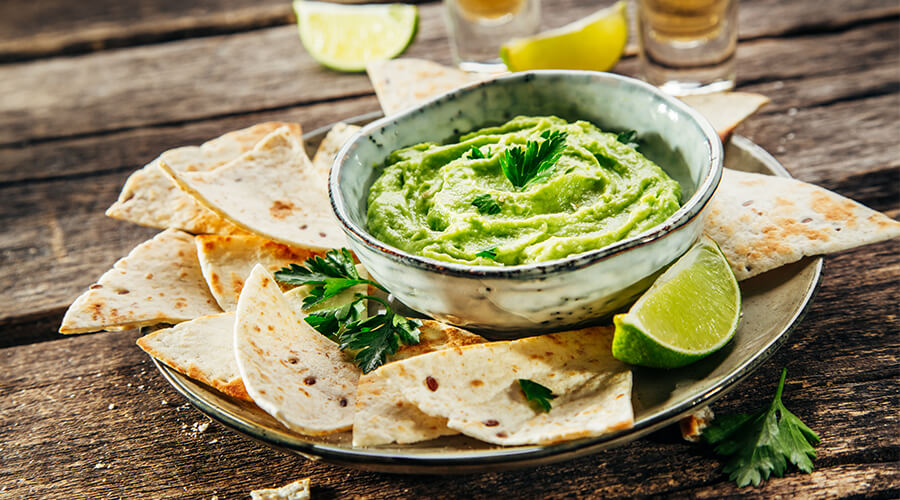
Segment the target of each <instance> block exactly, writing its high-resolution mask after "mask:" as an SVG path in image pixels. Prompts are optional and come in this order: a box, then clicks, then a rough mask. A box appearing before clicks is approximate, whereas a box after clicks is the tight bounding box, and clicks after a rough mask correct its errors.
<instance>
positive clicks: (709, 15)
mask: <svg viewBox="0 0 900 500" xmlns="http://www.w3.org/2000/svg"><path fill="white" fill-rule="evenodd" d="M737 4H738V0H638V41H639V43H640V59H641V71H642V76H643V78H644V79H645V80H647V81H648V82H650V83H652V84H654V85H656V86H658V87H660V88H661V89H662V90H664V91H666V92H668V93H670V94H674V95H688V94H705V93H711V92H720V91H723V90H730V89H732V88H734V81H735V77H736V70H735V51H736V49H737V34H738V29H737V10H738V5H737Z"/></svg>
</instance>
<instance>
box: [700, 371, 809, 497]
mask: <svg viewBox="0 0 900 500" xmlns="http://www.w3.org/2000/svg"><path fill="white" fill-rule="evenodd" d="M786 375H787V370H782V372H781V380H779V382H778V389H777V390H776V391H775V398H774V399H773V401H772V404H771V405H770V406H769V408H768V409H765V410H760V411H758V412H756V413H752V414H749V415H748V414H737V415H729V416H727V417H724V418H716V419H715V420H714V421H713V422H712V424H710V426H709V427H708V428H707V429H706V430H704V431H703V440H704V441H706V442H707V443H709V444H712V445H715V452H716V453H718V454H719V455H722V456H724V457H727V462H726V463H725V467H724V469H723V470H724V472H725V473H727V474H729V476H728V478H729V479H731V480H733V481H735V482H736V483H737V485H738V486H739V487H743V486H747V485H749V484H753V486H759V485H760V483H761V482H763V481H765V480H767V479H769V476H770V475H772V474H774V475H775V476H776V477H781V476H783V475H784V472H785V470H787V467H788V464H789V463H791V464H794V465H795V466H796V467H797V468H798V469H799V470H801V471H803V472H807V473H809V472H812V470H813V463H812V461H813V459H814V458H816V450H815V449H814V448H813V446H815V445H817V444H819V442H820V439H819V436H818V435H817V434H816V433H815V432H813V431H812V430H811V429H810V428H809V427H807V426H806V424H804V423H803V422H801V421H800V419H799V418H797V416H796V415H794V414H793V413H791V412H790V411H788V409H787V408H785V407H784V404H783V403H782V402H781V393H782V391H783V390H784V378H785V376H786Z"/></svg>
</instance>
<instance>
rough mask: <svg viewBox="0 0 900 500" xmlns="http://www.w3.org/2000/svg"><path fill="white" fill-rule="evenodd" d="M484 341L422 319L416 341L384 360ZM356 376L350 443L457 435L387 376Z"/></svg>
mask: <svg viewBox="0 0 900 500" xmlns="http://www.w3.org/2000/svg"><path fill="white" fill-rule="evenodd" d="M483 342H486V340H485V339H484V338H483V337H481V336H479V335H475V334H474V333H471V332H468V331H466V330H463V329H460V328H456V327H454V326H450V325H447V324H444V323H439V322H437V321H431V320H425V321H422V326H421V327H420V328H419V343H418V344H416V345H411V346H403V347H401V348H400V349H399V350H398V351H397V353H396V354H394V355H393V356H391V357H390V358H389V359H388V362H389V363H390V362H392V361H400V360H403V359H409V358H411V357H413V356H419V355H422V354H426V353H429V352H434V351H438V350H441V349H448V348H453V347H462V346H465V345H472V344H480V343H483ZM377 372H378V370H376V371H374V372H371V373H369V374H366V375H363V376H361V377H360V379H359V385H358V386H357V391H356V414H355V415H354V417H353V446H376V445H380V444H388V443H392V442H396V443H400V444H404V443H415V442H418V441H426V440H429V439H434V438H437V437H440V436H448V435H452V434H458V432H457V431H455V430H453V429H450V428H449V427H447V419H446V418H442V417H432V416H430V415H427V414H425V413H423V412H422V411H421V410H419V409H418V408H417V407H416V406H415V405H413V404H411V403H410V402H409V401H407V400H406V399H405V398H404V397H403V394H402V393H401V392H400V391H399V390H398V389H397V388H395V387H393V386H392V385H391V381H392V379H391V378H389V377H377V376H372V374H374V373H377Z"/></svg>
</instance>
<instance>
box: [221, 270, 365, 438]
mask: <svg viewBox="0 0 900 500" xmlns="http://www.w3.org/2000/svg"><path fill="white" fill-rule="evenodd" d="M234 350H235V356H236V358H237V365H238V370H239V371H240V374H241V380H243V381H244V387H246V389H247V393H248V394H250V397H251V398H252V399H253V401H254V402H255V403H256V404H257V406H259V407H260V408H262V409H263V410H265V411H266V412H267V413H268V414H270V415H272V417H274V418H275V419H276V420H278V421H279V422H281V423H282V424H284V425H285V426H286V427H287V428H289V429H291V430H293V431H296V432H299V433H302V434H307V435H323V434H330V433H332V432H339V431H343V430H348V429H350V427H351V425H352V424H353V407H354V404H355V401H356V383H357V380H358V378H359V369H358V368H357V367H356V365H354V364H353V362H351V361H349V360H348V359H347V358H346V357H345V356H344V353H342V352H341V351H340V350H339V349H338V346H337V344H335V343H334V342H332V341H330V340H328V339H327V338H325V337H324V336H322V335H320V334H319V333H318V332H316V331H315V330H313V328H312V327H310V326H309V325H308V324H306V322H305V321H303V319H302V318H301V317H300V316H298V315H296V314H294V312H293V311H292V310H291V308H290V306H289V305H288V303H287V300H286V299H285V298H284V295H282V293H281V290H280V289H279V288H278V284H277V283H275V280H274V279H273V278H272V276H271V275H270V274H269V273H268V272H267V271H266V270H265V268H263V267H262V266H261V265H257V266H256V267H254V268H253V271H252V272H251V273H250V277H249V278H247V283H246V284H245V285H244V289H243V290H242V291H241V296H240V299H238V307H237V313H236V320H235V326H234Z"/></svg>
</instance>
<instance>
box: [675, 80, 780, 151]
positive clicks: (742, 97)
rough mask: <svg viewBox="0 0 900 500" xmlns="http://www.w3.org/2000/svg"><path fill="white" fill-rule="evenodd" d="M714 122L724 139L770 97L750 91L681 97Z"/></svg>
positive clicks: (766, 102)
mask: <svg viewBox="0 0 900 500" xmlns="http://www.w3.org/2000/svg"><path fill="white" fill-rule="evenodd" d="M681 100H682V101H684V102H686V103H687V104H688V105H689V106H690V107H692V108H694V109H696V110H697V111H699V112H700V114H702V115H703V116H705V117H706V119H707V120H709V122H710V123H711V124H712V126H713V128H715V129H716V132H717V133H718V134H719V137H720V138H721V139H722V140H723V141H724V140H726V139H728V136H729V135H731V133H732V132H733V131H734V129H735V127H737V126H738V125H740V124H741V123H742V122H743V121H744V120H746V119H747V118H748V117H749V116H750V115H752V114H753V113H756V112H757V111H758V110H759V108H761V107H763V106H765V105H766V104H768V103H769V98H768V97H766V96H764V95H760V94H752V93H749V92H719V93H715V94H701V95H689V96H684V97H682V98H681Z"/></svg>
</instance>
